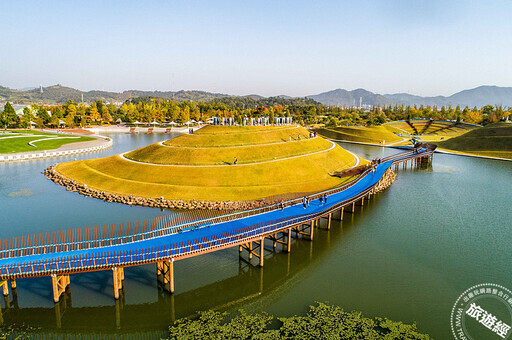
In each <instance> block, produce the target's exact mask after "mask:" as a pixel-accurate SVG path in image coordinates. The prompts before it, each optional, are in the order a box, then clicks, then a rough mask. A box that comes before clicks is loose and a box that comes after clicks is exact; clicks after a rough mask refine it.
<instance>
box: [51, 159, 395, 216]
mask: <svg viewBox="0 0 512 340" xmlns="http://www.w3.org/2000/svg"><path fill="white" fill-rule="evenodd" d="M56 168H57V164H55V165H52V166H50V167H48V168H46V169H44V170H43V171H42V174H43V175H44V176H45V177H46V178H47V179H49V180H50V181H53V182H54V183H55V184H58V185H61V186H63V187H65V188H66V190H67V191H72V192H77V193H79V194H80V195H83V196H85V197H91V198H96V199H100V200H102V201H105V202H111V203H121V204H126V205H129V206H143V207H150V208H160V209H180V210H220V211H242V210H251V209H257V208H262V207H266V206H270V205H275V204H278V203H280V202H281V199H275V198H274V199H267V198H261V199H257V200H248V201H195V200H192V201H184V200H179V199H174V200H167V199H165V198H164V197H160V198H148V197H138V196H132V195H123V194H116V193H110V192H105V191H101V190H97V189H93V188H89V187H88V186H87V185H86V184H81V183H79V182H77V181H74V180H72V179H69V178H67V177H65V176H63V175H62V174H60V173H59V172H58V171H57V170H56ZM396 176H397V175H396V173H395V172H394V171H393V170H391V169H388V170H387V171H386V172H385V174H384V176H383V177H382V181H381V183H380V184H379V185H378V186H377V187H376V192H380V191H382V190H384V189H386V188H388V187H389V186H391V184H393V182H394V181H395V179H396ZM345 184H346V183H345ZM328 190H336V187H335V188H331V189H328ZM323 192H324V191H322V192H311V193H307V194H305V193H298V194H297V197H296V198H291V199H286V200H283V201H284V202H285V203H286V201H289V200H294V199H297V198H299V197H302V196H309V197H310V198H311V199H315V198H318V197H316V196H315V195H321V194H322V193H323Z"/></svg>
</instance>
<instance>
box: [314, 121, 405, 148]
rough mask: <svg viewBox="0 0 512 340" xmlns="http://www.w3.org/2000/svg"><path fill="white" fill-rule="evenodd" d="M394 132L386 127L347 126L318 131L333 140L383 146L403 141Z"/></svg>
mask: <svg viewBox="0 0 512 340" xmlns="http://www.w3.org/2000/svg"><path fill="white" fill-rule="evenodd" d="M394 131H395V129H394V128H388V127H386V126H384V125H381V126H372V127H356V126H347V127H337V128H322V129H318V130H317V132H318V133H319V134H321V135H323V136H325V137H328V138H331V139H336V140H346V141H351V142H360V143H371V144H381V145H385V144H391V143H396V142H400V141H401V140H403V138H401V137H399V136H397V135H396V134H395V133H393V132H394Z"/></svg>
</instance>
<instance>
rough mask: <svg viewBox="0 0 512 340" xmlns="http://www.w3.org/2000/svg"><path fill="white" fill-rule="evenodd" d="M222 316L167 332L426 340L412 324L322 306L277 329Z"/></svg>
mask: <svg viewBox="0 0 512 340" xmlns="http://www.w3.org/2000/svg"><path fill="white" fill-rule="evenodd" d="M224 317H225V314H222V313H219V312H215V311H207V312H201V313H200V314H199V318H198V319H196V320H190V319H181V320H178V321H177V322H176V323H175V324H174V325H173V326H172V327H170V329H169V335H170V338H171V339H204V338H208V339H283V340H284V339H347V340H348V339H361V340H363V339H376V340H378V339H382V340H384V339H411V340H428V339H430V337H429V336H428V335H427V334H422V333H419V332H418V329H417V326H416V325H415V324H412V325H406V324H403V323H401V322H396V321H391V320H388V319H385V318H375V319H370V318H366V317H364V316H363V315H361V313H358V312H345V311H344V310H343V309H342V308H340V307H336V306H329V305H326V304H323V303H320V304H318V305H317V306H310V309H309V312H308V313H307V315H306V316H292V317H289V318H279V319H278V320H279V321H280V322H281V323H282V325H281V327H280V328H279V329H268V328H267V327H268V326H269V325H270V323H271V322H272V319H273V317H272V316H269V315H267V314H266V313H259V314H247V313H244V312H243V311H240V312H239V314H238V315H237V316H236V317H234V318H233V319H231V320H230V321H229V322H224Z"/></svg>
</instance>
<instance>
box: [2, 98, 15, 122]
mask: <svg viewBox="0 0 512 340" xmlns="http://www.w3.org/2000/svg"><path fill="white" fill-rule="evenodd" d="M17 120H18V116H17V115H16V111H14V108H13V107H12V105H11V103H9V102H7V103H5V106H4V111H3V119H2V121H3V125H4V128H6V127H7V126H8V125H10V124H12V123H15V122H17Z"/></svg>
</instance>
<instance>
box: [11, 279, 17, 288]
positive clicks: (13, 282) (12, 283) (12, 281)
mask: <svg viewBox="0 0 512 340" xmlns="http://www.w3.org/2000/svg"><path fill="white" fill-rule="evenodd" d="M11 289H13V290H14V289H16V279H11Z"/></svg>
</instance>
